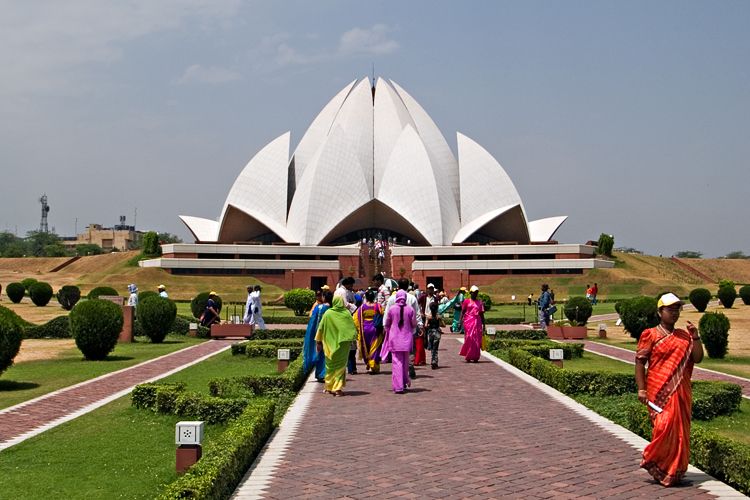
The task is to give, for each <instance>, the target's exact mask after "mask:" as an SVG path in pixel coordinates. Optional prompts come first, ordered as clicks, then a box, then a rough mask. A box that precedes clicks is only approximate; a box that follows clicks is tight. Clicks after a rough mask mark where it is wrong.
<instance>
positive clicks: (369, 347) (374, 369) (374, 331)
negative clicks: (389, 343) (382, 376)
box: [354, 288, 383, 375]
mask: <svg viewBox="0 0 750 500" xmlns="http://www.w3.org/2000/svg"><path fill="white" fill-rule="evenodd" d="M376 294H377V291H376V290H375V289H374V288H369V289H368V290H367V291H366V292H365V300H364V302H362V305H361V306H359V309H357V312H355V313H354V324H355V325H356V326H357V342H358V345H359V356H360V358H362V361H364V362H365V369H367V372H368V373H370V374H371V375H374V374H376V373H380V346H381V344H382V343H383V311H382V309H381V308H380V304H378V303H377V302H375V297H376Z"/></svg>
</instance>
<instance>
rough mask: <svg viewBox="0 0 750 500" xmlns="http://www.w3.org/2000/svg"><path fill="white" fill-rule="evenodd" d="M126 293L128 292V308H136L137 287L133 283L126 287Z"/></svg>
mask: <svg viewBox="0 0 750 500" xmlns="http://www.w3.org/2000/svg"><path fill="white" fill-rule="evenodd" d="M128 292H130V295H129V296H128V305H129V306H130V307H138V287H137V286H135V283H131V284H129V285H128Z"/></svg>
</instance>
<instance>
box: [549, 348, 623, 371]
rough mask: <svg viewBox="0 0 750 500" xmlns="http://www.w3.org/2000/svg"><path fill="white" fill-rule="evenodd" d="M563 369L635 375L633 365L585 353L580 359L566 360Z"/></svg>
mask: <svg viewBox="0 0 750 500" xmlns="http://www.w3.org/2000/svg"><path fill="white" fill-rule="evenodd" d="M563 368H564V369H565V370H570V371H586V370H596V371H605V372H619V373H633V374H634V373H635V372H634V370H635V368H634V367H633V365H630V364H628V363H623V362H622V361H617V360H616V359H612V358H607V357H606V356H599V355H598V354H594V353H592V352H585V351H584V353H583V356H582V357H580V358H573V359H566V360H564V361H563ZM633 376H635V375H633Z"/></svg>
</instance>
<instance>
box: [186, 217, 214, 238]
mask: <svg viewBox="0 0 750 500" xmlns="http://www.w3.org/2000/svg"><path fill="white" fill-rule="evenodd" d="M179 217H180V220H181V221H182V223H183V224H185V225H186V226H187V228H188V230H189V231H190V232H191V233H192V234H193V237H195V241H196V242H199V241H200V242H214V241H216V240H217V238H218V236H219V223H218V221H215V220H211V219H204V218H203V217H193V216H192V215H180V216H179Z"/></svg>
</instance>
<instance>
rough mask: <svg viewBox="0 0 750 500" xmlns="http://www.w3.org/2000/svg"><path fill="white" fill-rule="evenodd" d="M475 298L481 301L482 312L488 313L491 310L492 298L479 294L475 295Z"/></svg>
mask: <svg viewBox="0 0 750 500" xmlns="http://www.w3.org/2000/svg"><path fill="white" fill-rule="evenodd" d="M477 298H478V299H479V300H481V301H482V305H484V310H485V311H489V310H490V309H492V297H490V296H489V295H488V294H486V293H483V292H479V293H478V294H477Z"/></svg>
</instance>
